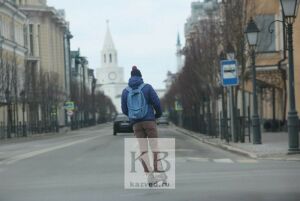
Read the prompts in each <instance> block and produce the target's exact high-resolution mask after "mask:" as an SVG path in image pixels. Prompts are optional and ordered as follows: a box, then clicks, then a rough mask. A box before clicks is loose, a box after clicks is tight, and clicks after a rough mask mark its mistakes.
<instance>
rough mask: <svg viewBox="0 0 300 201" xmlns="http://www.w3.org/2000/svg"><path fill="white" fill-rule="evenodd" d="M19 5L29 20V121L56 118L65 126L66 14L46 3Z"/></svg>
mask: <svg viewBox="0 0 300 201" xmlns="http://www.w3.org/2000/svg"><path fill="white" fill-rule="evenodd" d="M16 3H17V5H18V6H19V10H20V11H22V12H23V13H25V15H26V16H27V20H28V21H27V23H28V26H27V27H26V29H25V32H26V33H25V46H26V47H27V48H28V59H27V61H28V63H27V68H28V71H27V72H28V73H29V74H30V75H29V76H28V77H30V79H29V80H28V82H29V83H28V87H29V89H28V91H29V94H28V98H29V99H30V98H31V99H32V100H30V101H29V102H30V103H31V104H30V105H29V111H30V114H29V120H30V121H31V122H37V121H43V122H50V121H52V120H55V119H56V118H57V119H56V120H58V122H59V124H60V125H64V122H65V113H64V109H63V103H64V101H65V100H66V99H67V97H66V96H67V94H66V81H65V79H66V75H65V73H66V71H65V50H64V47H65V46H64V42H65V39H64V37H65V34H66V33H67V32H68V25H69V24H68V22H66V20H65V14H64V10H56V9H55V8H52V7H49V6H47V1H46V0H17V1H16ZM37 97H38V100H37ZM36 102H39V104H38V105H37V104H36Z"/></svg>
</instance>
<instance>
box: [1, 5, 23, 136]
mask: <svg viewBox="0 0 300 201" xmlns="http://www.w3.org/2000/svg"><path fill="white" fill-rule="evenodd" d="M25 24H26V16H25V15H24V14H23V13H22V12H20V11H19V10H18V9H17V7H16V6H15V5H14V3H13V1H7V0H6V1H5V0H0V124H1V125H7V124H8V123H10V124H16V123H17V122H19V121H22V120H23V119H22V115H20V114H21V111H22V109H21V106H20V92H21V91H22V90H23V85H24V79H23V77H24V76H23V75H24V71H25V57H26V48H25V47H24V46H25V41H24V26H25ZM0 133H1V132H0ZM2 134H3V133H2ZM0 137H3V136H0Z"/></svg>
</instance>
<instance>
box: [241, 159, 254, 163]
mask: <svg viewBox="0 0 300 201" xmlns="http://www.w3.org/2000/svg"><path fill="white" fill-rule="evenodd" d="M236 162H238V163H258V161H257V160H253V159H241V160H236Z"/></svg>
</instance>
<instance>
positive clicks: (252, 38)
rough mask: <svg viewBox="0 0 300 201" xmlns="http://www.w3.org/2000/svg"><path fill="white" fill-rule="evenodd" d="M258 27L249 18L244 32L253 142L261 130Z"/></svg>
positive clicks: (258, 142) (258, 137)
mask: <svg viewBox="0 0 300 201" xmlns="http://www.w3.org/2000/svg"><path fill="white" fill-rule="evenodd" d="M258 33H259V29H258V27H257V25H256V23H255V22H254V20H253V19H252V18H251V19H250V21H249V22H248V25H247V28H246V30H245V34H246V36H247V41H248V44H249V47H250V51H251V66H252V82H253V115H252V128H253V144H261V130H260V119H259V115H258V103H257V92H256V89H257V88H256V69H255V48H256V46H257V41H258Z"/></svg>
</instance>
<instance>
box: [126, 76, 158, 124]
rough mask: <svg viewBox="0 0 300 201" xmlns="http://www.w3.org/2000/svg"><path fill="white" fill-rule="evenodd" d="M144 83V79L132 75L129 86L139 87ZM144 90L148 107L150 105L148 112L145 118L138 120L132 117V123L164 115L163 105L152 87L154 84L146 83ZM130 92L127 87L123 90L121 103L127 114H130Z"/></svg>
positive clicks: (151, 119) (152, 119)
mask: <svg viewBox="0 0 300 201" xmlns="http://www.w3.org/2000/svg"><path fill="white" fill-rule="evenodd" d="M143 83H144V81H143V79H142V78H141V77H138V76H132V77H131V78H130V79H129V82H128V86H129V87H131V88H132V89H137V88H138V87H139V86H140V85H141V84H143ZM142 92H143V94H144V96H145V99H146V101H147V103H148V107H149V108H148V113H147V115H146V116H145V117H144V118H143V119H138V120H133V119H130V121H131V123H132V124H135V123H137V122H141V121H154V120H155V118H159V117H161V115H162V110H161V105H160V101H159V98H158V96H157V94H156V92H155V91H154V89H153V88H152V86H151V85H150V84H146V85H145V86H144V88H143V89H142ZM128 93H129V92H128V91H127V90H126V89H124V90H123V93H122V103H121V106H122V112H123V114H125V115H126V116H128V107H127V96H128ZM154 110H155V114H154Z"/></svg>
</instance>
